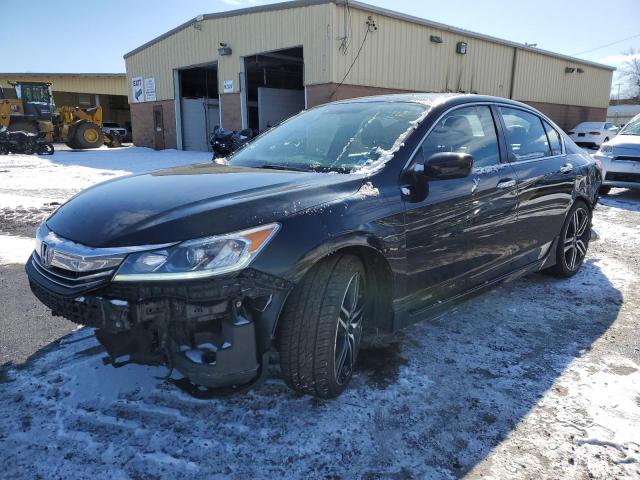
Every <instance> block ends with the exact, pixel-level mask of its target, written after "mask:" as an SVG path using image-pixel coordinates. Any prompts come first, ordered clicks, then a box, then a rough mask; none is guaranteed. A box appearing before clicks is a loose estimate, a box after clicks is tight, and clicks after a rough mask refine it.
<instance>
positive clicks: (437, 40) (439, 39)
mask: <svg viewBox="0 0 640 480" xmlns="http://www.w3.org/2000/svg"><path fill="white" fill-rule="evenodd" d="M430 40H431V42H432V43H442V37H439V36H438V35H431V37H430Z"/></svg>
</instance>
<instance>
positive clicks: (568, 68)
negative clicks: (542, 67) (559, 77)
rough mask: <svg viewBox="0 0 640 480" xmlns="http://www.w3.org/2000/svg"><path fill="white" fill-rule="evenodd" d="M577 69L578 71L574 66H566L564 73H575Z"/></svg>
mask: <svg viewBox="0 0 640 480" xmlns="http://www.w3.org/2000/svg"><path fill="white" fill-rule="evenodd" d="M575 71H576V69H575V68H573V67H566V68H565V69H564V73H573V72H575Z"/></svg>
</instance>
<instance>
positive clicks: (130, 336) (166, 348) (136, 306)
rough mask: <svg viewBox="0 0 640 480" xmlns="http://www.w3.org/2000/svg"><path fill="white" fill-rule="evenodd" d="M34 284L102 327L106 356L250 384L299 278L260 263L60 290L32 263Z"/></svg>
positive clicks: (50, 302)
mask: <svg viewBox="0 0 640 480" xmlns="http://www.w3.org/2000/svg"><path fill="white" fill-rule="evenodd" d="M27 273H28V274H29V279H30V285H31V290H32V291H33V293H34V294H35V295H36V297H38V299H39V300H40V301H41V302H42V303H44V304H45V305H46V306H48V307H49V308H50V309H51V310H52V312H53V314H54V315H58V316H63V317H65V318H67V319H69V320H71V321H73V322H75V323H79V324H82V325H87V326H91V327H95V328H96V337H97V338H98V340H99V341H100V343H101V344H102V345H103V346H104V347H105V349H106V350H107V352H108V354H109V357H107V358H106V361H105V363H111V364H113V365H114V366H116V367H119V366H122V365H124V364H126V363H130V362H133V363H142V364H149V365H161V364H164V365H167V366H169V367H172V368H175V369H176V370H178V371H179V372H180V373H181V374H183V375H184V376H185V377H187V378H188V379H189V380H190V381H191V382H192V383H194V384H197V385H202V386H205V387H210V388H216V387H223V386H232V385H243V384H247V383H249V382H251V381H252V380H254V379H255V378H256V377H257V376H258V375H259V373H260V369H261V359H262V356H263V354H265V352H267V351H268V350H269V347H270V343H271V339H272V336H273V328H274V325H275V320H276V319H277V316H278V314H279V312H280V308H281V306H282V304H283V303H284V300H285V299H286V297H287V295H288V293H289V291H290V290H291V288H292V285H291V284H290V283H288V282H287V281H285V280H283V279H280V278H277V277H273V276H271V275H267V274H264V273H261V272H258V271H255V270H246V271H243V272H241V273H240V274H238V275H236V276H233V277H225V278H216V279H210V280H207V281H199V282H181V283H179V282H175V283H171V284H167V285H164V284H158V283H155V284H141V285H135V286H134V285H116V284H109V285H107V286H106V287H104V288H101V289H99V290H97V291H93V292H91V293H85V294H83V295H80V296H77V297H65V296H62V295H59V294H57V293H54V292H52V291H50V290H48V289H47V288H45V287H44V286H42V285H41V284H40V283H39V282H38V281H37V276H35V275H33V272H30V268H29V264H28V265H27Z"/></svg>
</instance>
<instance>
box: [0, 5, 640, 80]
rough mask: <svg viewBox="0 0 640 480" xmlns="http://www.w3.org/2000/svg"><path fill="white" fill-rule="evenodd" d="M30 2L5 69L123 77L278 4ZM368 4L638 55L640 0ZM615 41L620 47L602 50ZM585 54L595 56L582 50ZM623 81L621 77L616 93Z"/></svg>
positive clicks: (2, 34) (504, 33)
mask: <svg viewBox="0 0 640 480" xmlns="http://www.w3.org/2000/svg"><path fill="white" fill-rule="evenodd" d="M31 2H33V8H30V9H29V11H28V13H27V12H26V10H25V3H24V2H19V1H15V0H0V11H2V13H3V17H4V18H7V19H11V18H14V19H16V21H7V22H2V29H0V72H4V73H6V72H45V73H47V72H50V73H53V72H67V73H81V72H83V73H89V72H92V73H112V72H124V71H125V66H124V60H123V58H122V57H123V55H124V54H125V53H126V52H128V51H130V50H133V49H134V48H136V47H138V46H140V45H141V44H143V43H145V42H147V41H149V40H151V39H153V38H155V37H156V36H158V35H161V34H163V33H164V32H166V31H167V30H170V29H171V28H174V27H176V26H178V25H180V24H181V23H184V22H185V21H187V20H189V19H192V18H194V17H196V16H197V15H199V14H201V13H213V12H220V11H224V10H234V9H237V8H244V7H249V6H255V5H260V4H267V3H276V2H273V1H269V0H264V1H262V0H182V1H177V0H135V1H124V0H109V1H104V0H102V1H90V2H88V1H87V0H62V1H57V2H53V1H49V0H31ZM365 3H369V4H372V5H377V6H380V7H383V8H388V9H391V10H395V11H398V12H402V13H406V14H410V15H414V16H417V17H421V18H426V19H429V20H433V21H437V22H442V23H446V24H448V25H453V26H455V27H460V28H465V29H468V30H472V31H475V32H479V33H483V34H485V35H491V36H494V37H498V38H503V39H506V40H511V41H515V42H520V43H525V42H527V43H537V45H538V47H539V48H542V49H545V50H550V51H553V52H558V53H563V54H566V55H575V54H579V55H577V56H578V57H579V58H582V59H585V60H592V61H596V62H601V63H605V64H608V65H612V66H615V67H617V66H620V64H621V63H622V62H623V61H624V59H625V57H624V56H623V55H622V54H623V52H627V51H629V49H630V48H635V49H636V50H638V51H640V0H616V1H615V2H606V1H597V0H536V1H528V0H453V1H451V0H449V1H446V0H367V1H366V2H365ZM36 5H37V8H36V7H35V6H36ZM25 22H26V24H25ZM31 27H33V28H34V34H31V35H27V34H26V33H27V32H25V29H27V28H31ZM35 31H37V32H38V33H39V35H37V34H35ZM46 34H48V39H47V38H46V37H47V35H46ZM43 37H44V38H43ZM629 37H634V38H629ZM627 38H629V39H628V40H624V41H622V42H617V41H618V40H622V39H627ZM613 42H617V43H615V44H614V45H611V46H608V47H604V48H598V49H596V48H597V47H601V46H603V45H607V44H610V43H613ZM587 50H593V51H589V52H586V53H583V54H582V53H580V52H585V51H587ZM639 55H640V53H639ZM617 82H618V79H617V76H615V77H614V82H613V83H614V85H613V90H614V92H615V91H616V83H617Z"/></svg>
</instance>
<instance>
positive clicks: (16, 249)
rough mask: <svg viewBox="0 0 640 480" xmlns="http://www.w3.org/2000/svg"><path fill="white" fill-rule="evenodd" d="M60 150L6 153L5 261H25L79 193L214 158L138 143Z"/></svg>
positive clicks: (0, 243) (1, 179) (0, 174)
mask: <svg viewBox="0 0 640 480" xmlns="http://www.w3.org/2000/svg"><path fill="white" fill-rule="evenodd" d="M56 149H57V150H56V153H55V154H54V155H52V156H47V155H44V156H37V155H1V156H0V265H2V264H7V263H24V262H25V261H26V259H27V258H28V256H29V254H30V253H31V251H32V250H33V240H32V236H33V234H34V232H35V226H36V225H37V224H38V223H40V222H41V221H42V220H43V219H44V218H46V217H47V216H48V215H50V214H51V213H52V212H53V211H54V210H55V209H56V208H57V207H58V206H59V205H60V204H61V203H63V202H65V201H66V200H68V199H69V198H70V197H71V196H73V195H74V194H76V193H78V192H79V191H81V190H83V189H85V188H87V187H90V186H91V185H94V184H96V183H99V182H104V181H106V180H110V179H112V178H116V177H119V176H122V175H128V174H131V173H140V172H144V171H149V170H157V169H161V168H168V167H175V166H180V165H187V164H191V163H199V162H207V161H210V158H211V154H210V153H207V152H183V151H177V150H162V151H155V150H151V149H149V148H138V147H123V148H112V149H110V148H107V147H102V148H99V149H96V150H82V151H80V150H75V151H74V150H69V149H65V147H64V146H62V147H58V146H57V147H56Z"/></svg>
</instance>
